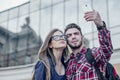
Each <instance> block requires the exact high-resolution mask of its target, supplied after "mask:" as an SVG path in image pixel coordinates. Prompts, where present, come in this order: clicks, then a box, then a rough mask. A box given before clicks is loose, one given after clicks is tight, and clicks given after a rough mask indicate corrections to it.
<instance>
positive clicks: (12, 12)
mask: <svg viewBox="0 0 120 80" xmlns="http://www.w3.org/2000/svg"><path fill="white" fill-rule="evenodd" d="M17 16H18V8H13V9H10V10H9V19H12V18H16V17H17Z"/></svg>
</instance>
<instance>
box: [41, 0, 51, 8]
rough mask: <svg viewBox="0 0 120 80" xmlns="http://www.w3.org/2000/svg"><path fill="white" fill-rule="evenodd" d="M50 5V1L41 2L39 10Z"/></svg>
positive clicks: (43, 0)
mask: <svg viewBox="0 0 120 80" xmlns="http://www.w3.org/2000/svg"><path fill="white" fill-rule="evenodd" d="M50 5H51V0H47V1H46V0H41V8H45V7H48V6H50Z"/></svg>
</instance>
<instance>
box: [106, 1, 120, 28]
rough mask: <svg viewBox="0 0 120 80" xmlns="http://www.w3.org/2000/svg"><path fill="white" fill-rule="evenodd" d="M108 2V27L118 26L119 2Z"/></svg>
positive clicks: (119, 23) (119, 21) (119, 20)
mask: <svg viewBox="0 0 120 80" xmlns="http://www.w3.org/2000/svg"><path fill="white" fill-rule="evenodd" d="M108 1H109V19H110V20H109V21H110V26H115V25H120V4H119V3H120V0H108Z"/></svg>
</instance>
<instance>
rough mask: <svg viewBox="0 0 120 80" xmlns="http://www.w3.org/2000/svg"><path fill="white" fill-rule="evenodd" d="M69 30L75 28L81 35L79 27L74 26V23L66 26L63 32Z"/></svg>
mask: <svg viewBox="0 0 120 80" xmlns="http://www.w3.org/2000/svg"><path fill="white" fill-rule="evenodd" d="M71 28H76V29H78V30H79V31H80V33H81V35H82V31H81V28H80V26H79V25H77V24H75V23H70V24H68V25H67V26H66V28H65V30H64V31H65V32H64V33H66V31H67V30H68V29H71Z"/></svg>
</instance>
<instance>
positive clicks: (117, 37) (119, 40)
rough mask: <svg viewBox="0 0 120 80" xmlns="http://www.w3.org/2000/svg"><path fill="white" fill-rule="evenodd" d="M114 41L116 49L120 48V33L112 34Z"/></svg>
mask: <svg viewBox="0 0 120 80" xmlns="http://www.w3.org/2000/svg"><path fill="white" fill-rule="evenodd" d="M112 43H113V48H114V49H119V48H120V34H118V35H112Z"/></svg>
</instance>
